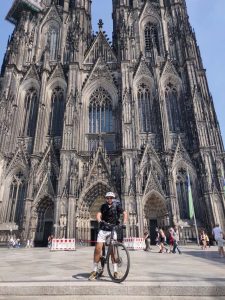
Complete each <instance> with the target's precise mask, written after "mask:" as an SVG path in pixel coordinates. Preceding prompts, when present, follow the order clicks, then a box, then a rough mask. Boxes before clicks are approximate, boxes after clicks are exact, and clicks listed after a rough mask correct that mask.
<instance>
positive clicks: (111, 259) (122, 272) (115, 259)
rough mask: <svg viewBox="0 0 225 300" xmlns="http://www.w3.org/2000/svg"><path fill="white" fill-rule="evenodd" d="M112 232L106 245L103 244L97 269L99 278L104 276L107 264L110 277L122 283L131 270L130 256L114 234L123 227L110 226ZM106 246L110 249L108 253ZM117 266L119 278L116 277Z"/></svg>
mask: <svg viewBox="0 0 225 300" xmlns="http://www.w3.org/2000/svg"><path fill="white" fill-rule="evenodd" d="M107 226H109V224H107ZM110 227H111V229H112V231H111V232H109V236H108V237H107V240H106V243H105V244H103V248H102V256H101V258H100V262H99V266H98V269H97V278H100V277H101V276H102V275H103V272H104V267H105V264H107V270H108V274H109V277H110V278H111V279H112V281H113V282H116V283H120V282H122V281H124V280H125V279H126V278H127V275H128V273H129V270H130V255H129V252H128V250H127V248H126V247H125V246H124V244H122V243H120V242H118V241H117V240H115V239H114V233H115V232H116V231H117V230H119V229H122V228H123V226H121V225H110ZM106 246H108V249H107V251H106ZM114 263H116V264H117V268H118V272H117V273H118V277H116V278H115V277H114V268H113V264H114Z"/></svg>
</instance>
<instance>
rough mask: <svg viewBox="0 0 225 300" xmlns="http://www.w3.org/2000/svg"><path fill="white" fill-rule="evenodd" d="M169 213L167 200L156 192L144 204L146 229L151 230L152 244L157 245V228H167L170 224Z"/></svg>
mask: <svg viewBox="0 0 225 300" xmlns="http://www.w3.org/2000/svg"><path fill="white" fill-rule="evenodd" d="M167 223H168V211H167V208H166V203H165V200H164V199H163V198H162V196H161V195H160V194H158V193H156V192H153V193H151V194H150V195H148V196H147V197H146V201H145V204H144V227H145V228H146V229H148V230H149V232H150V238H151V244H152V245H154V244H155V239H156V231H155V229H156V227H163V228H165V227H166V226H167V225H168V224H167Z"/></svg>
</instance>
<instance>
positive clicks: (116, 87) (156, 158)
mask: <svg viewBox="0 0 225 300" xmlns="http://www.w3.org/2000/svg"><path fill="white" fill-rule="evenodd" d="M104 1H105V0H104ZM104 1H103V2H104ZM107 1H109V0H107ZM91 2H92V1H91V0H42V1H41V0H15V1H14V2H13V4H12V7H11V9H10V11H9V12H8V15H7V17H6V19H7V20H8V21H10V22H11V23H13V24H14V25H15V29H14V32H13V34H12V36H11V38H10V39H9V41H8V46H7V51H6V53H5V57H4V61H3V64H2V70H1V77H0V239H1V240H2V241H3V240H6V239H7V238H8V236H9V231H10V232H11V233H12V234H15V235H16V236H17V237H20V238H21V239H22V240H26V239H27V238H32V239H34V241H35V243H36V245H41V244H43V243H45V242H46V240H47V237H48V235H50V234H54V235H55V236H57V237H67V238H72V237H76V239H83V240H94V239H95V237H96V227H97V225H96V221H95V216H96V212H97V211H98V209H99V207H100V205H101V204H102V203H104V201H105V199H104V195H105V193H106V192H108V191H113V192H115V193H116V195H117V198H118V199H120V201H121V202H122V204H123V206H124V208H125V209H126V211H127V212H128V215H129V223H128V225H127V229H126V235H127V236H128V237H129V236H132V237H142V236H143V231H144V230H145V229H147V228H148V229H149V230H150V233H151V236H152V237H153V236H154V232H155V227H156V226H163V227H168V226H172V225H175V224H176V225H178V226H180V228H181V230H182V236H183V238H184V239H192V238H193V239H194V238H195V231H194V230H193V228H194V227H193V225H194V224H193V219H192V218H191V217H190V213H189V210H190V192H191V193H192V198H193V203H194V210H195V217H196V220H197V225H198V226H199V228H205V229H207V230H208V231H209V232H211V228H212V226H214V224H215V223H219V224H220V226H221V227H222V228H223V229H225V195H224V191H223V182H222V180H223V179H224V173H225V152H224V148H223V142H222V138H221V133H220V129H219V124H218V121H217V117H216V113H215V109H214V104H213V100H212V97H211V95H210V92H209V88H208V84H207V79H206V73H205V69H204V67H203V64H202V60H201V55H200V50H199V48H198V45H197V42H196V37H195V34H194V32H193V30H192V28H191V26H190V23H189V19H188V14H187V8H186V3H185V0H113V12H112V17H113V38H112V42H110V41H109V39H108V38H107V36H106V33H105V31H104V24H103V22H102V20H99V24H98V27H99V30H98V32H97V33H95V34H94V33H93V31H92V24H91ZM101 2H102V1H101Z"/></svg>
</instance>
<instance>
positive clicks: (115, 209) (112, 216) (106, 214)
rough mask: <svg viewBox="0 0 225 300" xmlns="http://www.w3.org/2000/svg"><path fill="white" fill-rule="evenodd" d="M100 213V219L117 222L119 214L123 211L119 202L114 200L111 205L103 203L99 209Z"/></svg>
mask: <svg viewBox="0 0 225 300" xmlns="http://www.w3.org/2000/svg"><path fill="white" fill-rule="evenodd" d="M100 211H101V213H102V221H105V222H107V223H109V224H115V225H116V224H119V218H120V215H121V214H122V213H123V208H122V206H121V203H120V202H119V201H118V202H117V201H114V202H113V203H112V205H111V206H109V205H108V203H104V204H102V206H101V209H100Z"/></svg>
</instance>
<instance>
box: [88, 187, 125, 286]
mask: <svg viewBox="0 0 225 300" xmlns="http://www.w3.org/2000/svg"><path fill="white" fill-rule="evenodd" d="M105 199H106V203H104V204H102V206H101V208H100V211H99V212H98V213H97V216H96V219H97V221H98V222H99V223H100V230H99V233H98V237H97V243H96V245H95V251H94V265H93V271H92V272H91V274H90V277H89V280H94V279H96V277H97V269H98V263H99V261H100V258H101V254H102V247H103V243H105V241H106V238H107V237H108V236H109V234H110V231H111V229H110V226H107V223H108V224H109V225H110V224H111V225H116V224H119V218H120V215H121V214H123V225H126V222H127V213H126V212H125V211H124V210H123V209H122V206H121V203H120V201H116V200H115V194H114V193H113V192H108V193H106V195H105ZM114 238H115V239H117V236H114ZM113 268H114V277H115V278H117V276H118V273H117V264H113Z"/></svg>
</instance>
